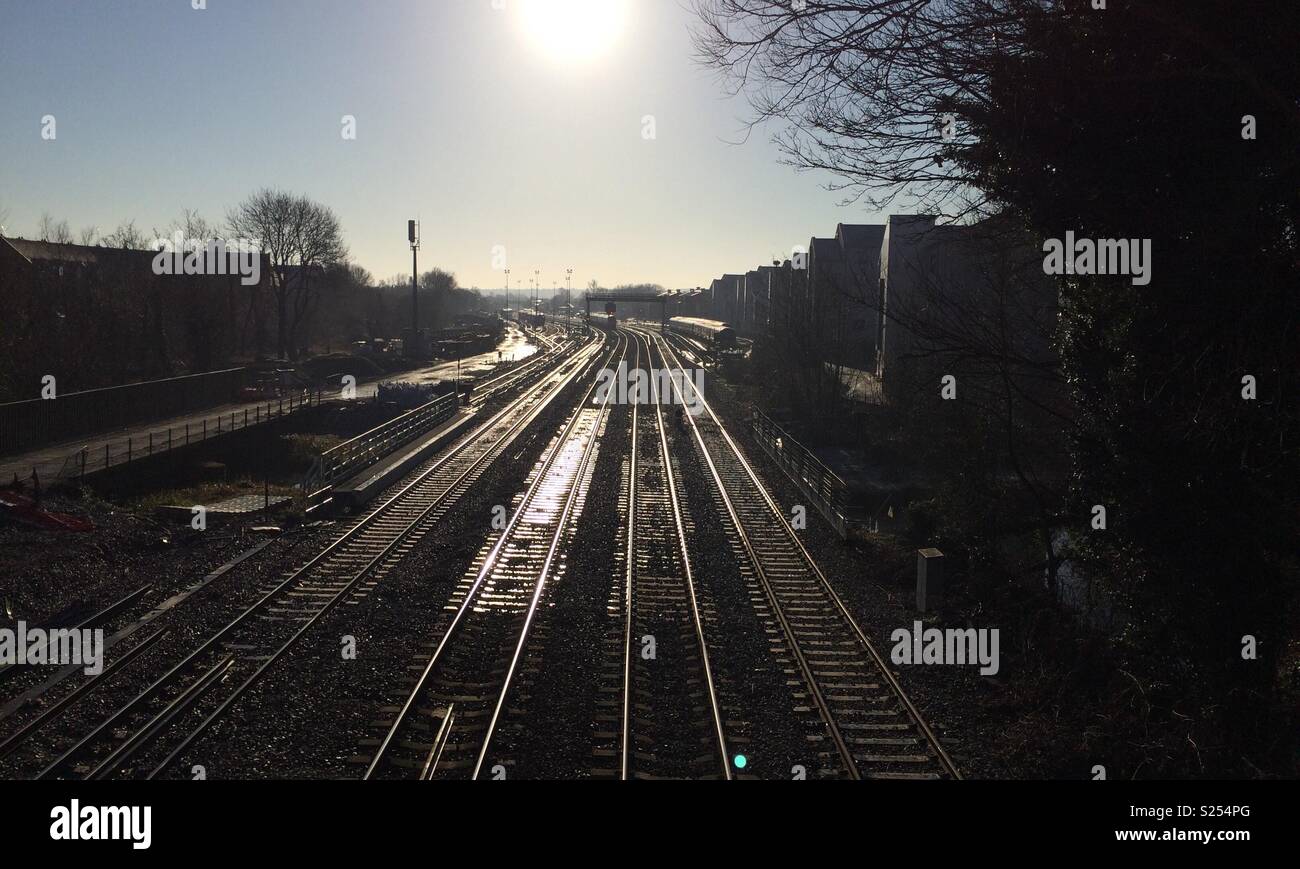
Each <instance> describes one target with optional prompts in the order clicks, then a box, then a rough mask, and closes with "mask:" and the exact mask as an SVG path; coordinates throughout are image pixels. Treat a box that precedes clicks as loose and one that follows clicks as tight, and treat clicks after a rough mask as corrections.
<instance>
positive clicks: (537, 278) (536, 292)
mask: <svg viewBox="0 0 1300 869" xmlns="http://www.w3.org/2000/svg"><path fill="white" fill-rule="evenodd" d="M541 294H542V270H541V269H534V270H533V313H534V314H536V313H537V297H538V296H540V295H541Z"/></svg>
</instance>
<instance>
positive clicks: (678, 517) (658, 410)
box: [621, 330, 734, 781]
mask: <svg viewBox="0 0 1300 869" xmlns="http://www.w3.org/2000/svg"><path fill="white" fill-rule="evenodd" d="M628 331H632V330H628ZM633 334H634V335H636V336H637V341H638V343H637V355H638V359H639V358H640V349H641V343H642V342H644V344H645V349H646V354H645V365H646V369H647V371H646V373H647V375H648V376H647V379H648V380H649V381H650V391H651V406H652V407H653V408H654V411H653V415H654V420H655V425H654V429H655V432H656V433H657V435H658V438H657V440H658V442H659V457H660V461H661V462H662V465H663V473H664V485H665V488H666V489H667V491H668V498H669V503H670V504H671V505H672V513H673V530H674V532H675V537H676V542H677V546H678V553H679V555H680V557H681V562H682V572H683V579H684V581H685V584H686V594H687V600H689V601H690V608H691V621H692V625H693V627H694V629H695V638H696V641H697V642H698V643H699V648H700V661H701V667H702V669H703V671H704V684H705V687H706V688H707V689H708V695H709V711H710V715H711V718H712V723H713V731H714V735H715V737H716V738H717V746H718V752H719V761H720V763H721V767H722V774H723V778H725V779H726V780H727V781H732V780H733V779H734V775H733V773H732V768H731V758H730V754H729V752H728V750H727V737H726V733H725V728H724V727H723V723H722V710H721V706H720V704H719V702H718V692H717V688H716V686H715V685H714V679H713V668H712V665H711V664H710V662H709V647H708V642H707V640H706V639H705V635H704V620H703V618H702V617H701V616H700V605H699V597H698V594H697V593H696V586H695V575H694V571H693V569H692V568H691V558H690V552H689V549H688V547H687V543H686V526H685V521H684V518H683V516H682V508H681V503H680V501H679V499H678V497H677V482H676V475H675V474H674V473H673V467H672V459H671V456H670V454H669V450H668V435H667V432H666V431H665V429H664V419H663V396H662V395H660V391H659V381H658V378H656V377H655V376H654V373H653V370H654V355H653V353H652V347H651V342H650V340H649V339H648V338H646V337H645V335H644V334H641V333H637V332H633ZM638 404H639V401H633V402H632V468H631V474H630V478H631V482H630V492H629V497H628V511H629V516H628V543H627V587H626V591H625V601H624V602H625V605H626V616H625V618H626V623H627V633H626V638H625V640H626V642H625V646H624V664H623V676H624V691H623V727H622V748H621V754H622V762H621V775H622V778H623V780H624V781H626V780H627V779H628V778H629V775H630V763H629V755H630V753H631V749H630V742H631V739H630V730H631V723H630V722H631V702H632V701H631V697H632V678H631V673H632V654H633V652H632V642H633V638H632V633H633V631H632V621H633V617H634V614H633V603H634V591H633V588H634V585H635V582H636V570H635V564H636V498H637V489H636V478H637V473H636V468H637V461H638V449H637V447H638V444H637V405H638Z"/></svg>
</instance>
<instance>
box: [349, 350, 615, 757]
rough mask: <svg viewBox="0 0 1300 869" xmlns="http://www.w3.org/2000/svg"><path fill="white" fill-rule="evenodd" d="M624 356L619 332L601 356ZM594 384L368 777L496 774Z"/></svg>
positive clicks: (478, 576)
mask: <svg viewBox="0 0 1300 869" xmlns="http://www.w3.org/2000/svg"><path fill="white" fill-rule="evenodd" d="M625 352H626V338H625V337H618V338H616V339H615V342H614V345H613V346H612V347H611V348H610V349H609V351H608V354H607V356H606V359H605V364H606V366H607V367H608V366H609V365H610V364H614V365H617V364H618V361H619V360H621V359H622V358H623V357H624V354H625ZM595 390H596V387H595V385H594V384H593V385H592V387H591V389H590V390H588V391H587V392H586V394H585V397H584V399H583V400H582V401H581V402H580V403H579V404H578V405H577V408H576V410H575V411H574V412H573V414H572V415H571V416H570V417H569V419H568V421H567V422H566V423H565V425H564V426H563V428H562V430H561V431H560V432H559V434H558V435H557V436H556V437H555V438H554V439H553V441H552V442H551V444H550V445H549V446H548V448H547V450H546V451H545V452H544V453H543V455H542V458H541V460H540V461H539V462H538V464H537V466H536V467H535V468H534V470H533V473H532V474H531V475H530V477H529V480H528V485H527V489H526V491H525V492H524V493H523V495H522V496H521V497H520V498H518V499H517V501H516V503H515V504H514V509H513V510H512V512H511V514H510V516H509V518H508V520H507V521H506V522H505V526H504V528H502V529H501V530H499V531H498V532H495V533H494V534H493V535H492V536H490V537H489V539H488V541H487V543H486V544H485V545H484V547H483V549H482V550H481V552H480V554H479V556H478V557H477V559H476V560H475V562H474V564H473V565H472V566H471V568H470V570H469V571H468V572H467V573H466V575H465V576H464V577H463V578H462V579H461V581H460V583H459V584H458V586H457V589H456V592H455V594H454V595H453V598H452V600H451V601H450V602H449V603H448V606H447V617H446V619H445V621H444V624H443V625H441V626H440V627H439V629H438V630H437V636H438V640H437V644H436V646H435V647H434V649H433V652H432V654H431V655H430V656H429V657H428V659H427V661H426V662H425V663H424V666H423V668H422V669H421V671H420V673H419V675H418V677H416V678H415V679H414V680H413V684H412V685H411V687H410V690H409V691H408V692H407V694H406V696H405V699H404V701H402V702H401V703H400V705H396V706H392V707H389V708H387V709H386V710H385V712H386V714H388V715H390V716H391V721H390V722H388V724H387V726H386V728H385V729H384V734H383V737H382V738H381V739H379V740H377V742H376V745H375V746H374V751H373V754H372V756H371V761H370V763H369V765H368V767H367V769H366V772H365V774H364V778H366V779H467V778H468V779H480V778H494V779H500V778H505V777H507V776H508V767H507V766H506V765H505V764H503V763H501V762H500V761H499V759H496V758H494V757H493V755H492V746H493V739H494V736H495V735H496V732H497V728H498V726H499V725H500V724H501V722H502V721H503V718H504V717H506V715H507V709H506V704H507V701H508V700H509V699H510V697H511V692H512V688H513V686H514V684H515V679H516V676H517V675H518V673H519V670H520V664H521V661H522V660H523V658H524V655H525V651H526V649H527V647H528V643H529V639H530V636H531V631H532V629H533V627H534V625H535V622H536V621H537V619H538V613H539V608H540V606H541V604H542V601H543V600H544V598H545V596H546V594H547V590H548V583H551V582H553V581H555V580H556V578H557V576H558V575H559V574H560V573H561V572H562V569H563V556H564V552H563V545H564V541H565V539H566V533H568V532H570V531H571V530H572V527H573V523H574V520H575V517H576V516H577V515H578V514H579V513H580V512H581V509H582V505H583V501H584V498H585V486H586V483H587V481H588V480H589V477H590V473H591V470H592V467H593V465H594V459H595V454H596V447H597V444H598V435H599V432H600V431H601V428H602V426H603V424H604V420H605V418H606V416H607V414H608V413H609V410H610V396H605V397H604V398H603V400H602V401H600V402H594V401H593V396H594V395H595Z"/></svg>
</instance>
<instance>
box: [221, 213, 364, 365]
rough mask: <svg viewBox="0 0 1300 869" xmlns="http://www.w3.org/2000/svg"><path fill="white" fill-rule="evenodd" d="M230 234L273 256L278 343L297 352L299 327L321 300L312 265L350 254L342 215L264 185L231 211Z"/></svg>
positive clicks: (286, 352) (283, 352) (286, 354)
mask: <svg viewBox="0 0 1300 869" xmlns="http://www.w3.org/2000/svg"><path fill="white" fill-rule="evenodd" d="M227 222H228V224H229V228H230V235H231V236H233V237H238V238H242V239H246V240H249V241H253V242H256V243H257V244H258V245H260V247H261V250H262V252H263V253H264V254H266V255H267V256H268V257H269V258H270V260H271V267H272V272H273V275H272V292H273V293H274V294H275V303H276V313H277V323H276V347H277V350H278V352H279V354H280V356H281V357H282V358H291V357H296V355H297V352H298V349H299V348H298V347H297V346H296V338H297V333H298V331H299V328H300V326H301V325H302V323H303V321H304V320H305V319H306V318H307V317H308V316H309V315H310V314H311V312H312V310H313V307H314V305H315V303H316V301H317V294H316V293H315V292H314V290H313V287H312V271H313V270H315V269H320V268H324V267H326V266H331V265H335V264H338V263H340V262H342V261H343V260H344V259H346V257H347V250H346V248H345V247H344V245H343V240H342V229H341V227H340V224H339V219H338V217H337V216H336V215H335V214H334V212H333V211H331V210H330V209H329V208H327V207H325V206H323V205H320V204H318V203H315V202H313V201H312V200H310V199H308V198H307V197H304V196H294V195H293V194H290V193H286V192H284V191H282V190H273V189H269V188H266V189H262V190H259V191H257V192H256V193H254V194H253V195H251V196H249V197H248V199H246V200H244V202H242V203H241V204H240V205H239V206H237V207H236V208H235V209H234V210H232V211H231V212H230V214H229V215H228V217H227Z"/></svg>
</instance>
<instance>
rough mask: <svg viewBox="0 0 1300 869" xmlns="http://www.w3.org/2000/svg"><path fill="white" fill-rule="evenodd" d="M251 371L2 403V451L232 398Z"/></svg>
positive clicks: (159, 417) (125, 425)
mask: <svg viewBox="0 0 1300 869" xmlns="http://www.w3.org/2000/svg"><path fill="white" fill-rule="evenodd" d="M252 377H253V372H252V370H251V369H248V368H231V369H228V370H226V371H210V372H208V373H206V374H194V375H191V376H188V377H174V378H171V379H169V380H151V381H149V382H147V383H132V384H128V385H126V386H113V387H109V388H107V389H92V390H88V391H85V392H70V393H66V394H62V393H61V394H59V396H58V398H55V399H50V400H45V399H39V398H38V399H32V400H30V401H14V402H9V403H7V404H0V456H8V455H17V454H19V453H22V452H24V451H26V450H29V449H32V448H39V447H42V446H45V445H48V444H57V443H60V442H62V441H68V440H72V439H74V438H79V437H83V436H89V435H93V434H95V433H96V432H105V431H114V430H117V429H123V428H128V427H130V426H133V425H139V424H143V423H148V422H149V421H150V420H162V419H168V418H170V417H177V416H182V415H184V414H186V413H190V412H198V411H201V410H203V408H205V407H219V406H220V405H223V404H232V403H234V402H237V401H238V400H239V395H240V391H241V390H242V389H243V388H244V387H245V386H247V385H249V383H250V381H251V379H252Z"/></svg>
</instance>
